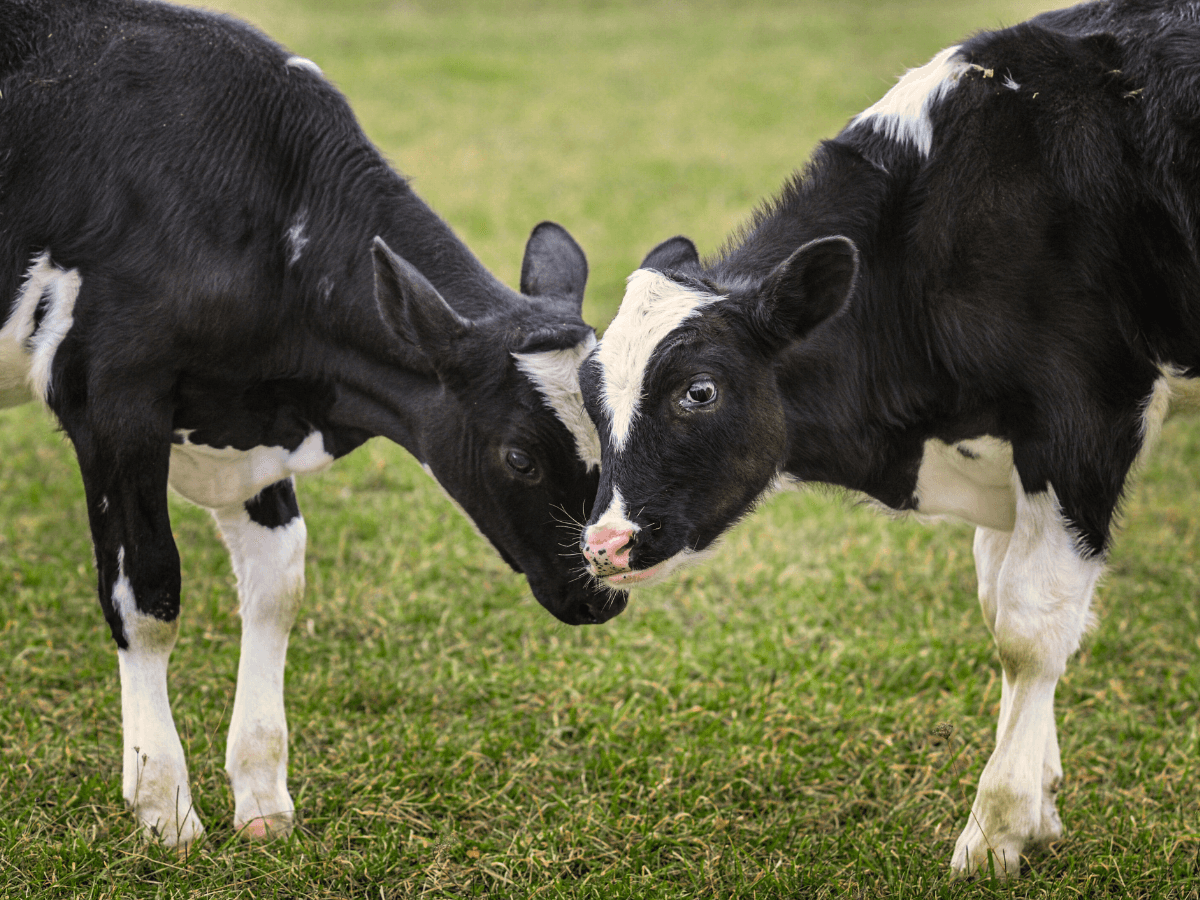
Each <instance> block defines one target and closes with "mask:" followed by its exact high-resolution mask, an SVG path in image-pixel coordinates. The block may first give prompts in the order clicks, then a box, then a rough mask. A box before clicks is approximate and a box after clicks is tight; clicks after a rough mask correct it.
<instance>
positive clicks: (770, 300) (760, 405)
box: [580, 237, 857, 589]
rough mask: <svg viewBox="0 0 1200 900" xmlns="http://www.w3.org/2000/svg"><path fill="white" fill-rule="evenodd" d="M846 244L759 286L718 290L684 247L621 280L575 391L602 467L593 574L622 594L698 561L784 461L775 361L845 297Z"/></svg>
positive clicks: (850, 276) (819, 244)
mask: <svg viewBox="0 0 1200 900" xmlns="http://www.w3.org/2000/svg"><path fill="white" fill-rule="evenodd" d="M856 269H857V251H856V249H855V247H854V245H853V243H852V242H851V241H849V240H847V239H846V238H840V237H834V238H826V239H823V240H819V241H813V242H811V243H809V244H805V245H804V246H803V247H801V248H799V249H798V250H796V251H795V253H793V254H792V255H791V256H790V257H788V259H786V260H785V261H784V262H782V263H780V264H779V265H778V266H776V267H775V268H774V269H773V270H772V271H771V272H770V273H769V274H768V275H767V276H766V277H765V278H763V279H761V280H757V281H746V280H738V281H734V282H731V283H729V284H718V283H717V282H715V281H713V280H712V279H710V278H709V277H707V276H706V274H705V272H704V270H703V269H702V267H701V265H700V260H699V258H698V256H697V254H696V250H695V247H694V246H693V245H692V244H691V242H690V241H687V240H686V239H685V238H673V239H672V240H670V241H667V242H666V243H664V244H662V245H660V246H659V247H658V248H656V249H655V250H654V251H652V252H651V253H650V255H649V256H648V257H647V258H646V259H645V261H644V262H643V263H642V267H641V268H640V269H639V270H638V271H636V272H634V273H633V274H632V275H631V276H630V277H629V281H628V288H627V290H626V294H625V298H624V300H623V301H622V303H621V308H620V310H619V311H618V312H617V315H616V317H615V318H614V319H613V321H612V323H611V324H610V325H609V327H608V331H607V332H606V333H605V335H604V339H603V341H602V342H601V343H600V345H599V347H598V348H597V349H596V351H595V352H593V353H592V354H591V355H590V356H589V357H588V359H587V360H586V362H585V363H584V365H583V367H582V370H581V373H580V382H581V388H582V392H583V397H584V402H585V405H586V408H587V411H588V413H589V414H590V415H591V417H592V419H593V420H594V421H595V423H596V424H597V426H598V429H599V438H600V444H601V456H602V459H603V467H602V469H601V476H600V485H599V490H598V492H597V496H596V504H595V508H594V510H593V512H592V515H591V517H590V519H589V520H588V526H587V528H586V529H585V530H584V532H583V535H582V540H581V549H582V550H583V554H584V557H585V559H586V561H587V565H588V569H589V571H590V572H591V574H592V575H593V576H594V577H595V578H596V579H597V580H599V581H600V583H602V584H605V585H607V586H609V587H613V588H617V589H627V588H629V587H631V586H633V585H635V584H648V583H651V582H654V581H657V580H660V579H661V578H663V577H665V576H666V575H667V574H668V573H670V572H671V571H673V570H675V569H677V568H679V567H680V566H681V565H684V564H686V563H688V562H691V561H695V560H697V559H699V558H702V557H703V556H704V555H705V554H706V551H709V550H710V549H711V548H713V546H714V541H716V539H717V538H718V537H719V536H720V535H721V534H722V533H723V532H724V531H725V530H726V529H728V528H729V527H730V526H731V525H732V524H733V523H734V522H735V521H737V519H738V518H739V517H741V516H742V515H744V514H745V513H747V512H748V511H749V510H750V509H751V508H752V507H753V505H754V503H755V501H756V500H757V499H758V498H759V497H761V496H762V495H763V493H764V492H765V491H766V490H767V489H768V487H769V486H770V485H771V484H772V482H773V481H774V480H775V478H776V476H777V475H778V473H779V471H780V469H781V467H782V466H783V463H784V461H785V460H786V458H787V444H788V428H787V421H786V412H785V398H784V397H782V396H781V394H780V391H779V388H778V386H777V384H776V377H775V363H776V360H777V358H778V356H779V354H780V353H781V352H782V351H783V350H785V349H786V348H787V347H789V346H791V345H792V344H793V343H794V342H796V341H798V340H801V339H803V337H804V336H805V335H806V334H807V333H808V332H809V331H810V330H811V329H812V328H814V327H815V326H817V325H818V324H820V323H821V322H823V321H825V320H826V319H828V318H830V317H831V316H833V315H835V314H836V313H837V312H838V311H839V310H840V309H841V308H842V307H843V305H844V304H845V302H846V300H847V298H848V297H849V295H850V292H851V290H852V289H853V284H854V279H855V273H856Z"/></svg>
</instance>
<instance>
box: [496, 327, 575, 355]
mask: <svg viewBox="0 0 1200 900" xmlns="http://www.w3.org/2000/svg"><path fill="white" fill-rule="evenodd" d="M594 334H595V332H593V331H592V328H591V326H590V325H586V324H584V323H583V322H579V323H577V324H571V323H565V324H562V325H557V326H554V327H550V328H537V329H535V330H533V331H531V332H529V333H528V334H526V335H524V336H523V337H522V339H521V341H520V343H518V344H517V346H516V347H514V348H513V350H512V352H513V353H544V352H546V351H547V350H569V349H571V348H573V347H578V346H579V345H580V344H582V343H583V342H584V341H586V340H587V339H588V337H589V336H591V335H594Z"/></svg>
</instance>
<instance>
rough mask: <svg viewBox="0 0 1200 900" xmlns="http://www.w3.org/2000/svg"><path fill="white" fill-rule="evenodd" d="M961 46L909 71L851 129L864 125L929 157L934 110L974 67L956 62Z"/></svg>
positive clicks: (943, 52) (851, 124)
mask: <svg viewBox="0 0 1200 900" xmlns="http://www.w3.org/2000/svg"><path fill="white" fill-rule="evenodd" d="M957 53H958V47H957V46H954V47H947V48H946V49H945V50H943V51H942V52H941V53H939V54H938V55H937V56H935V57H934V58H933V59H931V60H930V61H929V62H927V63H926V64H925V65H923V66H921V67H920V68H917V69H909V70H908V72H906V73H905V74H904V77H903V78H901V79H900V81H899V82H898V83H897V84H896V86H895V87H893V88H892V89H891V90H890V91H888V92H887V93H886V94H884V95H883V97H882V98H881V99H880V100H879V101H878V102H877V103H875V104H874V105H873V106H870V107H868V108H867V109H865V110H863V111H862V112H861V113H859V114H858V115H857V116H855V117H854V119H853V121H851V123H850V125H849V127H850V128H855V127H857V126H860V125H864V126H866V127H868V128H871V129H872V130H874V131H876V132H878V133H880V134H883V135H885V136H886V137H888V138H890V139H892V140H893V141H896V142H898V143H908V144H912V145H913V146H915V147H916V148H917V150H919V151H920V152H921V155H923V156H928V155H929V151H930V150H931V149H932V148H933V122H932V121H931V120H930V118H929V113H930V111H931V110H932V109H933V108H934V107H935V106H936V105H937V104H938V102H939V101H940V100H941V99H942V98H943V97H944V96H945V95H946V94H947V93H948V92H949V91H950V89H951V88H953V87H954V85H955V84H957V82H958V79H959V77H960V76H961V75H962V73H963V72H965V71H966V70H967V69H968V68H970V66H969V64H968V63H967V62H966V60H964V59H961V58H959V59H955V58H954V57H955V54H957Z"/></svg>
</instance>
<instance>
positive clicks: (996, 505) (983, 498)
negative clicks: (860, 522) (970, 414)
mask: <svg viewBox="0 0 1200 900" xmlns="http://www.w3.org/2000/svg"><path fill="white" fill-rule="evenodd" d="M1012 473H1013V461H1012V446H1011V445H1010V444H1009V443H1008V442H1007V441H1003V440H1000V439H999V438H995V437H990V436H986V435H985V436H983V437H978V438H972V439H971V440H966V441H957V442H956V443H955V444H953V445H950V444H946V443H943V442H942V441H939V440H928V441H926V442H925V448H924V455H923V456H922V457H921V467H920V469H919V470H918V472H917V485H916V488H915V489H914V490H913V499H914V501H915V502H916V511H917V513H919V514H921V515H929V516H946V515H949V516H956V517H958V518H960V519H964V520H966V521H967V522H970V523H972V524H973V525H982V526H983V527H984V528H993V529H995V530H997V531H1012V529H1013V523H1014V522H1015V521H1016V514H1017V499H1016V496H1015V495H1014V494H1013V488H1012Z"/></svg>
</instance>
